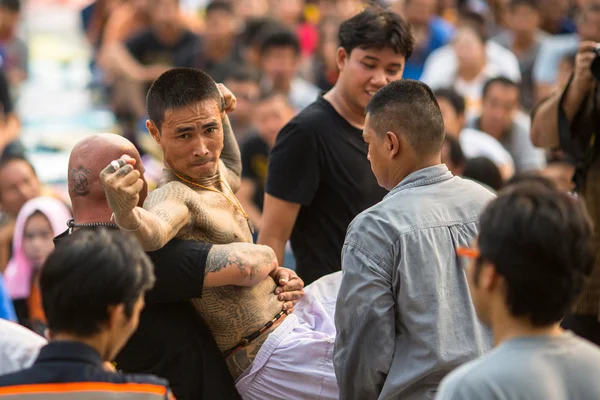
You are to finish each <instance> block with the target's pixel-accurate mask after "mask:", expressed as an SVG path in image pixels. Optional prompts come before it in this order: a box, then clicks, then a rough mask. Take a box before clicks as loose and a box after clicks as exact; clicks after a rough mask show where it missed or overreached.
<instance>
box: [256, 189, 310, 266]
mask: <svg viewBox="0 0 600 400" xmlns="http://www.w3.org/2000/svg"><path fill="white" fill-rule="evenodd" d="M299 211H300V204H296V203H290V202H289V201H285V200H281V199H278V198H277V197H273V196H271V195H269V194H265V204H264V207H263V214H262V219H261V229H260V232H259V234H258V243H260V244H264V245H267V246H269V247H271V248H272V249H273V250H275V254H276V255H277V261H278V262H279V264H280V265H283V258H284V255H285V244H286V243H287V241H288V240H289V238H290V235H291V234H292V229H294V224H295V223H296V218H297V217H298V212H299Z"/></svg>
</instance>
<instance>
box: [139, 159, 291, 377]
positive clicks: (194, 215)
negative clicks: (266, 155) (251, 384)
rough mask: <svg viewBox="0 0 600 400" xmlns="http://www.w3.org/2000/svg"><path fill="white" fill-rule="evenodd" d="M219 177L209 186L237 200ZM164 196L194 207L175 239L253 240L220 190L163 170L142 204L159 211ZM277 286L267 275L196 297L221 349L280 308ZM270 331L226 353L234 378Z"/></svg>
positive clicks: (254, 327) (197, 305) (209, 241)
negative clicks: (251, 283) (250, 284)
mask: <svg viewBox="0 0 600 400" xmlns="http://www.w3.org/2000/svg"><path fill="white" fill-rule="evenodd" d="M221 167H224V166H223V165H221ZM221 179H222V181H217V182H214V183H213V185H211V186H210V187H211V188H212V189H216V190H218V191H220V192H221V193H223V194H224V195H225V196H227V197H228V198H229V199H230V200H231V201H232V202H233V204H237V203H236V200H235V197H234V195H233V194H232V193H231V191H230V190H229V188H228V187H227V184H226V183H225V184H223V183H222V182H226V179H225V178H224V177H223V176H221ZM165 198H177V201H182V202H184V203H185V204H186V205H187V207H188V209H189V210H190V221H189V222H188V223H187V224H186V226H185V227H183V228H182V229H180V230H179V232H178V233H177V235H176V236H175V237H176V238H177V239H186V240H198V241H203V242H207V243H212V244H229V243H233V242H247V243H252V233H251V232H250V228H249V226H248V222H247V219H246V218H245V217H244V215H243V214H242V213H241V211H240V210H239V209H237V208H236V207H234V206H233V205H232V203H231V202H230V201H228V200H227V199H226V198H225V197H224V196H223V195H222V194H220V193H218V192H213V191H210V190H207V189H203V188H200V187H198V186H195V185H192V184H188V183H185V182H182V181H181V180H180V179H179V178H177V177H176V176H175V175H174V174H173V173H172V172H170V171H169V170H167V169H165V170H164V172H163V177H162V180H161V183H160V185H159V186H158V188H157V189H156V190H155V191H153V192H152V193H151V194H150V195H149V196H148V199H147V200H146V202H145V203H144V208H145V209H146V210H148V211H150V212H153V211H157V210H156V208H155V207H160V204H162V203H163V202H164V199H165ZM158 212H160V210H158ZM240 267H242V268H243V266H240ZM276 286H277V285H276V283H275V281H274V280H273V279H272V278H270V277H269V278H267V279H265V280H264V281H263V282H261V283H259V284H258V285H256V286H254V287H238V286H221V287H216V288H205V289H204V291H203V297H202V299H197V300H194V301H193V303H194V306H195V308H196V309H197V310H198V312H199V313H200V314H201V315H202V317H203V318H204V319H205V320H206V322H207V324H208V326H209V328H210V330H211V332H212V333H213V336H214V337H215V340H216V342H217V344H218V346H219V348H220V349H221V351H227V350H229V349H230V348H232V347H234V346H235V345H237V344H238V343H239V342H240V340H241V339H242V338H243V337H245V336H248V335H251V334H252V333H254V332H256V331H258V330H259V329H261V328H262V327H263V326H264V325H265V324H266V323H267V322H268V321H270V320H271V319H273V317H274V316H275V315H276V314H277V313H279V312H280V311H281V309H282V304H283V303H282V302H281V301H279V300H278V298H277V296H276V295H275V293H274V291H275V288H276ZM269 332H270V331H267V332H265V333H263V334H262V335H261V336H260V337H259V338H258V339H257V341H256V342H254V343H252V344H251V345H249V346H247V347H245V348H243V349H242V350H239V351H238V352H236V353H234V354H233V355H232V356H231V357H229V358H228V360H227V364H228V366H229V369H230V371H231V373H232V374H233V375H234V378H237V376H239V375H240V374H241V373H242V372H243V371H244V370H245V369H246V368H247V367H248V366H249V365H250V364H251V363H252V360H253V359H254V356H255V355H256V353H257V352H258V350H259V349H260V346H261V344H262V342H264V340H265V339H266V337H267V336H268V333H269Z"/></svg>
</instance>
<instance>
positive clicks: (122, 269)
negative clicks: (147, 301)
mask: <svg viewBox="0 0 600 400" xmlns="http://www.w3.org/2000/svg"><path fill="white" fill-rule="evenodd" d="M153 284H154V272H153V267H152V262H151V261H150V258H149V257H148V256H147V255H146V253H144V250H143V249H142V247H141V246H140V245H139V243H138V242H137V240H136V239H135V238H134V237H133V236H132V235H127V234H123V233H121V232H120V231H118V230H116V229H111V230H109V229H106V228H85V229H81V230H79V231H76V232H75V233H73V234H72V235H70V236H68V237H67V238H65V239H63V240H61V241H60V242H59V244H58V246H57V248H56V249H55V251H54V252H53V253H52V254H50V256H49V257H48V259H47V260H46V263H45V264H44V266H43V267H42V270H41V274H40V288H41V294H42V304H43V306H44V311H45V313H46V318H47V319H48V328H49V329H50V331H52V332H53V333H60V332H65V333H70V334H75V335H78V336H82V337H89V336H91V335H94V334H96V333H98V332H100V331H101V329H102V324H104V323H106V322H107V320H108V317H109V316H108V307H110V306H116V305H119V304H123V305H124V309H125V315H126V316H127V317H131V316H132V315H133V309H134V306H135V304H136V302H137V301H138V299H139V297H140V296H141V295H143V294H144V292H145V291H146V290H149V289H150V288H151V287H152V286H153Z"/></svg>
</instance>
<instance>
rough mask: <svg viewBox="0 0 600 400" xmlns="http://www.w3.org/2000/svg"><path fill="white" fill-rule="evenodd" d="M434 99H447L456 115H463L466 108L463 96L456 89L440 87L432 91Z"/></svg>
mask: <svg viewBox="0 0 600 400" xmlns="http://www.w3.org/2000/svg"><path fill="white" fill-rule="evenodd" d="M433 94H434V95H435V98H436V99H438V100H439V99H444V100H447V101H448V102H449V103H450V105H451V106H452V108H454V112H455V113H456V115H464V114H465V109H466V103H465V98H464V97H463V96H461V95H460V94H459V93H458V92H457V91H456V90H454V89H452V88H442V89H438V90H436V91H435V92H433Z"/></svg>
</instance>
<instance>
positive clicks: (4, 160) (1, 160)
mask: <svg viewBox="0 0 600 400" xmlns="http://www.w3.org/2000/svg"><path fill="white" fill-rule="evenodd" d="M13 161H22V162H24V163H25V164H27V165H28V166H29V168H31V170H32V171H33V174H34V175H35V176H37V172H36V171H35V168H34V167H33V164H31V162H30V161H29V160H28V159H27V158H25V157H24V156H22V155H18V154H14V155H9V156H3V157H0V171H2V170H3V169H4V167H6V166H7V165H8V164H10V163H12V162H13Z"/></svg>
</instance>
